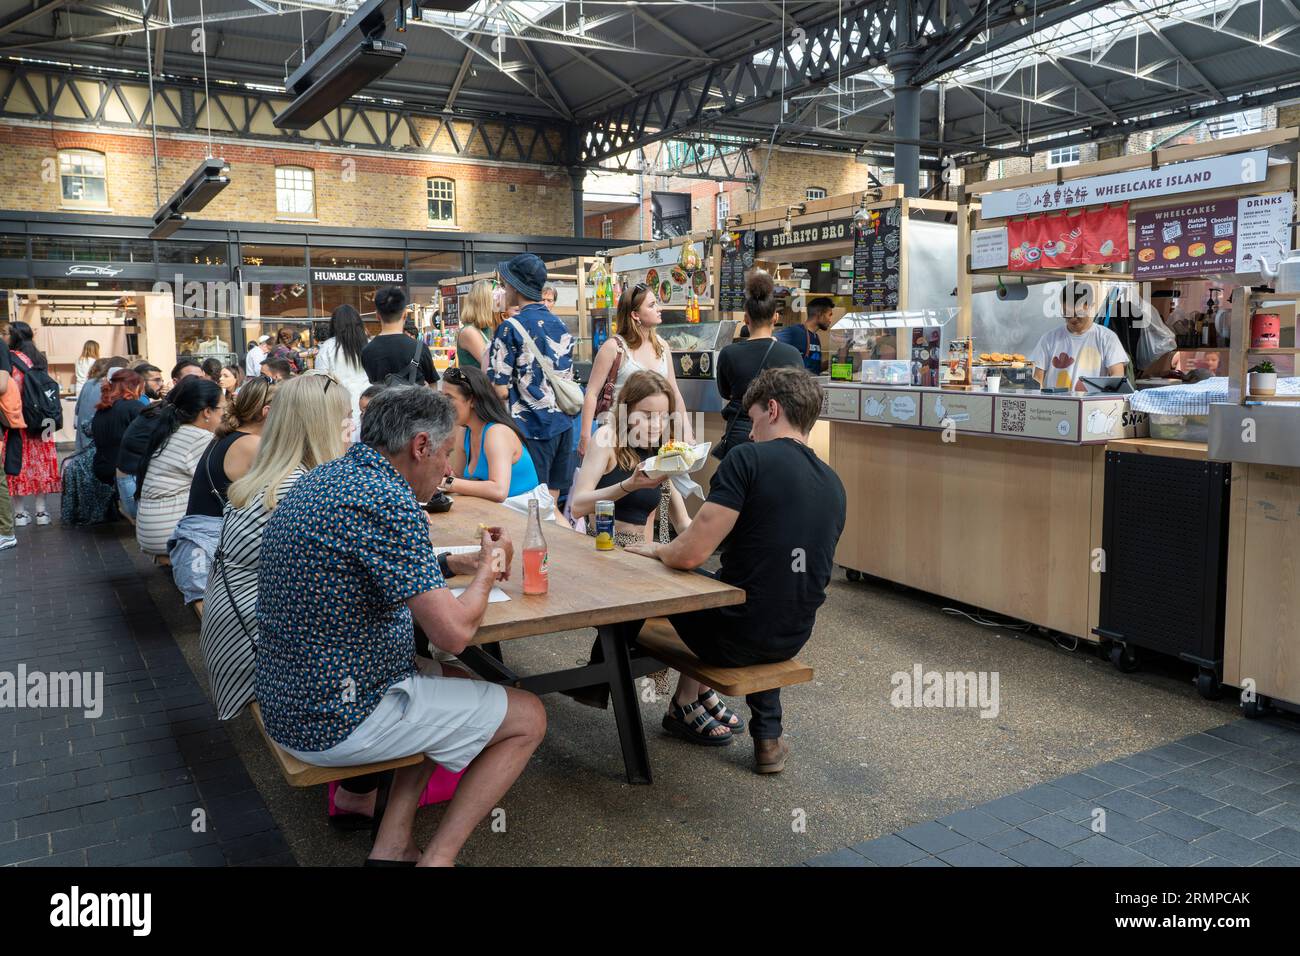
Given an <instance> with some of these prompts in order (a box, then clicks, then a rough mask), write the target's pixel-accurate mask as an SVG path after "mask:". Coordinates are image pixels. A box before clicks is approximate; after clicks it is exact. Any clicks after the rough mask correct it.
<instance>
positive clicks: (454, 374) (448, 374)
mask: <svg viewBox="0 0 1300 956" xmlns="http://www.w3.org/2000/svg"><path fill="white" fill-rule="evenodd" d="M442 377H443V378H444V379H446V380H447V381H449V382H468V381H469V376H468V375H466V374H465V373H464V372H463V371H461V370H460V369H459V368H457V367H456V366H454V365H453V366H452V367H451V368H449V369H447V371H445V372H443V373H442Z"/></svg>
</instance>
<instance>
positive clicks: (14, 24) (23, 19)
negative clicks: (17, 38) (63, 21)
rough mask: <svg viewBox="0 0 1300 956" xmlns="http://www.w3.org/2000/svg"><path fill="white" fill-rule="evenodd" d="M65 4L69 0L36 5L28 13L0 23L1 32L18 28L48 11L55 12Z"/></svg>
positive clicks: (57, 0)
mask: <svg viewBox="0 0 1300 956" xmlns="http://www.w3.org/2000/svg"><path fill="white" fill-rule="evenodd" d="M64 6H67V0H49V3H47V4H45V6H43V7H35V8H33V9H31V10H28V11H27V12H26V13H20V14H18V15H17V16H16V17H13V18H11V19H9V20H6V21H5V22H4V23H0V34H3V33H9V32H11V31H13V30H17V29H18V28H19V27H20V26H22V25H23V24H24V23H27V22H28V21H31V20H36V19H38V18H40V17H43V16H45V15H46V14H47V13H53V12H54V11H55V10H58V9H59V8H60V7H64Z"/></svg>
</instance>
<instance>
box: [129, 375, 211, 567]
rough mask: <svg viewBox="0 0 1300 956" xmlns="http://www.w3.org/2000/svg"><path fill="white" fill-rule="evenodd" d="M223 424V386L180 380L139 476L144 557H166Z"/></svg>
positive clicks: (138, 509)
mask: <svg viewBox="0 0 1300 956" xmlns="http://www.w3.org/2000/svg"><path fill="white" fill-rule="evenodd" d="M220 424H221V387H220V386H219V385H217V383H216V382H214V381H212V380H211V379H208V378H205V377H204V376H201V375H187V376H186V377H185V378H183V379H181V381H180V383H179V384H178V385H177V386H176V387H175V388H174V389H172V390H171V392H169V393H168V395H167V401H166V402H164V403H162V405H161V406H160V407H159V410H158V413H157V422H156V423H155V424H154V427H153V429H152V430H151V432H150V434H149V441H148V443H147V444H146V445H145V448H144V453H143V454H142V455H141V456H140V465H139V470H138V471H137V472H136V497H137V500H138V505H137V507H136V525H135V538H136V541H137V542H138V543H139V545H140V550H141V551H143V552H144V553H145V554H151V555H154V556H161V555H165V554H166V553H167V539H168V538H170V537H171V535H172V532H173V531H175V530H176V525H177V523H178V522H179V521H180V520H181V518H182V517H184V515H185V508H186V506H187V504H188V503H189V494H190V485H191V484H192V483H193V481H194V471H195V469H196V468H197V467H198V464H199V459H200V458H201V457H203V451H204V449H205V448H207V447H208V443H209V442H211V441H212V433H213V432H215V431H216V430H217V426H218V425H220ZM119 462H120V458H119ZM119 466H120V465H119Z"/></svg>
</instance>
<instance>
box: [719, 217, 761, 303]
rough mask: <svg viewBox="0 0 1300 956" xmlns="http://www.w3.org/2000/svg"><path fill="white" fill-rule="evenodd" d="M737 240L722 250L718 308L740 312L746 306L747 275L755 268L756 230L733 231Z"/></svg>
mask: <svg viewBox="0 0 1300 956" xmlns="http://www.w3.org/2000/svg"><path fill="white" fill-rule="evenodd" d="M732 235H734V236H736V238H737V241H736V242H734V243H727V244H726V245H725V246H724V247H723V250H722V274H721V276H719V288H718V309H719V310H720V311H722V312H740V311H741V310H743V309H744V308H745V275H746V273H748V272H749V270H750V269H752V268H754V230H752V229H746V230H745V231H743V232H738V233H732Z"/></svg>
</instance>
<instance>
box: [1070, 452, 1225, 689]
mask: <svg viewBox="0 0 1300 956" xmlns="http://www.w3.org/2000/svg"><path fill="white" fill-rule="evenodd" d="M1231 468H1232V466H1231V465H1230V464H1227V463H1223V462H1213V461H1198V460H1194V459H1187V458H1173V457H1169V458H1166V457H1161V456H1158V455H1149V454H1132V453H1128V452H1116V451H1108V452H1107V453H1106V492H1105V493H1106V500H1105V506H1104V509H1103V512H1102V549H1103V552H1104V554H1103V555H1101V558H1102V560H1103V561H1104V564H1103V565H1101V567H1103V568H1104V570H1103V571H1102V578H1101V607H1100V613H1099V618H1098V626H1097V627H1096V629H1095V631H1094V633H1096V634H1097V635H1098V636H1099V637H1101V638H1103V639H1105V640H1107V641H1110V642H1111V644H1110V658H1111V661H1112V663H1114V664H1115V666H1116V667H1118V668H1119V669H1120V670H1124V671H1131V670H1136V668H1137V650H1138V649H1142V650H1150V651H1155V652H1158V653H1160V654H1169V655H1171V656H1174V657H1178V658H1181V659H1182V660H1185V661H1190V662H1191V663H1193V664H1195V665H1197V667H1198V668H1199V669H1200V671H1199V674H1198V676H1197V681H1196V687H1197V690H1198V691H1200V693H1201V695H1202V696H1204V697H1208V698H1214V697H1217V696H1219V693H1220V684H1221V682H1222V678H1223V609H1224V598H1225V592H1226V582H1227V578H1226V574H1225V565H1226V563H1227V558H1228V533H1227V532H1228V480H1229V478H1230V477H1231ZM1096 567H1097V564H1095V563H1094V568H1096Z"/></svg>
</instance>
